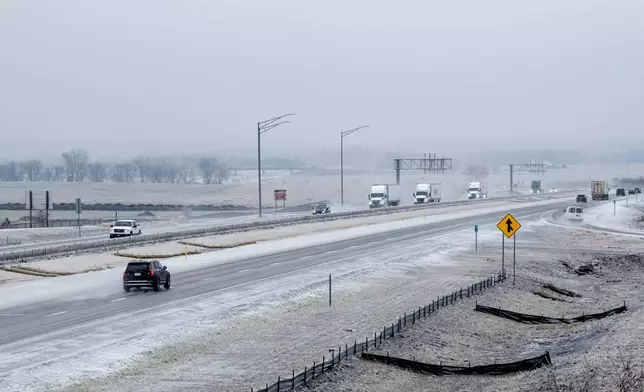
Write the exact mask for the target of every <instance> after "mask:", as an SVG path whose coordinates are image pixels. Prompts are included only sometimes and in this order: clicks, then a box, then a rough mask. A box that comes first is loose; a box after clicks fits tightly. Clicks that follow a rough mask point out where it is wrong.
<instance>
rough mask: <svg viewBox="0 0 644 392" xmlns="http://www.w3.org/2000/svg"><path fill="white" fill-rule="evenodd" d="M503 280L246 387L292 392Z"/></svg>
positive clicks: (500, 277)
mask: <svg viewBox="0 0 644 392" xmlns="http://www.w3.org/2000/svg"><path fill="white" fill-rule="evenodd" d="M505 279H506V276H505V275H504V274H497V275H495V276H491V277H489V278H487V279H484V280H481V281H479V282H477V283H473V284H471V285H470V286H467V287H465V288H463V287H461V288H460V289H459V290H457V291H454V292H452V293H450V294H447V295H443V296H442V297H441V296H439V297H437V298H436V299H435V300H432V302H430V303H427V304H426V305H423V306H419V307H418V309H414V310H412V311H410V312H409V313H407V312H406V313H404V314H403V316H400V317H398V322H397V323H394V324H391V326H384V327H383V328H382V330H380V331H377V332H374V334H373V335H372V336H367V337H365V339H364V340H361V341H357V340H356V341H354V342H353V343H352V344H345V345H344V346H338V350H337V353H336V352H335V350H334V351H333V352H332V354H331V357H327V356H323V357H322V361H321V362H313V364H312V366H311V367H308V366H306V367H304V371H302V372H301V373H297V374H296V373H295V370H293V371H292V372H291V374H290V377H278V378H277V381H276V382H274V383H273V384H268V383H267V384H266V385H265V386H264V387H262V388H260V389H254V388H250V390H251V392H284V391H294V390H295V388H297V387H300V386H302V385H304V386H308V383H309V382H311V381H313V380H314V379H315V378H317V377H319V376H321V375H322V374H324V373H326V372H328V371H330V370H333V369H334V368H335V367H336V366H337V365H338V364H339V363H340V362H342V361H345V360H347V359H349V358H350V357H355V356H358V355H361V354H363V353H368V352H369V350H370V349H371V350H373V349H376V348H378V347H379V346H380V345H382V343H383V342H384V341H385V340H387V339H392V338H393V337H394V336H395V334H396V333H398V332H400V331H402V330H403V329H404V328H405V327H406V326H407V325H408V324H415V323H416V322H419V321H420V320H421V319H423V318H426V317H429V316H431V315H432V314H433V313H435V312H437V311H438V310H439V309H440V308H442V307H444V306H448V305H452V304H454V303H456V302H458V301H460V300H463V299H467V298H470V297H473V296H475V295H479V294H482V293H483V292H484V291H485V290H487V289H490V288H492V287H494V286H496V285H497V284H498V283H501V282H503V281H504V280H505Z"/></svg>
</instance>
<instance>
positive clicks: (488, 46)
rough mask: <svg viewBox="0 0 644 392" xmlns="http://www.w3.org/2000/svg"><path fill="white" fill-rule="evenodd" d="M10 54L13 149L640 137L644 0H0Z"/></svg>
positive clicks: (0, 33) (437, 144)
mask: <svg viewBox="0 0 644 392" xmlns="http://www.w3.org/2000/svg"><path fill="white" fill-rule="evenodd" d="M0 53H1V55H0V133H1V136H2V138H1V140H2V144H3V145H4V146H5V148H4V151H3V153H7V154H9V155H11V154H16V153H21V152H22V151H23V148H24V150H29V151H34V150H36V151H40V150H41V149H45V148H57V149H65V148H69V147H72V146H80V147H86V148H89V149H90V151H91V152H92V154H93V155H95V156H110V155H122V154H124V153H125V154H130V153H132V154H135V153H138V152H150V153H153V152H155V151H156V152H168V151H173V150H180V152H188V151H190V150H194V151H199V152H200V151H206V150H217V149H220V148H234V149H237V150H244V149H249V150H251V151H252V149H253V148H255V146H256V133H255V132H254V128H255V126H256V125H255V123H256V122H257V121H258V120H263V119H267V118H270V117H273V116H275V115H279V114H281V113H284V112H296V113H298V116H297V117H295V118H293V119H292V121H293V123H292V124H288V125H285V126H282V127H280V128H277V129H274V130H272V131H271V132H270V133H269V134H266V135H265V136H264V137H263V146H265V148H266V149H268V151H277V150H279V149H280V148H282V147H283V146H288V147H291V146H292V147H293V148H294V149H297V151H299V152H302V151H306V150H307V149H314V148H316V146H321V147H325V148H329V147H334V146H337V145H338V143H339V140H338V138H339V132H340V131H341V130H343V129H346V128H351V127H354V126H358V125H362V124H371V126H372V128H371V129H369V130H364V131H361V132H360V133H357V134H355V135H352V136H351V140H349V139H346V140H347V143H353V144H354V145H363V146H373V147H380V146H383V148H385V149H387V148H391V149H401V148H402V149H405V148H410V149H413V150H414V151H419V150H420V151H433V152H437V153H441V151H440V149H444V150H454V148H461V147H462V148H463V149H474V148H494V149H504V148H519V147H520V148H523V149H525V148H529V147H544V146H545V147H547V146H553V147H557V146H560V145H565V147H566V148H570V147H578V148H584V147H585V146H588V147H593V148H594V147H597V146H611V147H613V146H615V147H624V148H628V147H634V146H633V142H632V141H633V140H636V141H638V142H640V145H641V142H642V141H643V140H644V136H642V135H643V134H644V132H643V128H644V127H643V126H644V110H643V107H644V105H643V104H644V74H643V70H644V2H642V1H641V0H605V1H598V0H519V1H517V0H505V1H501V0H488V1H482V0H469V1H466V0H455V1H433V0H418V1H411V0H399V1H396V2H394V1H380V0H343V1H336V0H327V1H317V2H312V1H303V0H272V1H265V0H253V1H251V0H246V1H244V0H212V1H207V0H181V1H179V0H174V1H170V0H109V1H93V0H38V1H36V0H1V3H0ZM55 140H62V141H64V143H63V144H62V145H61V144H60V143H59V144H58V145H54V144H52V143H51V142H52V141H55ZM629 140H630V141H629ZM16 146H21V147H20V148H15V147H16ZM22 146H29V147H22ZM419 146H422V148H419ZM459 146H461V147H459Z"/></svg>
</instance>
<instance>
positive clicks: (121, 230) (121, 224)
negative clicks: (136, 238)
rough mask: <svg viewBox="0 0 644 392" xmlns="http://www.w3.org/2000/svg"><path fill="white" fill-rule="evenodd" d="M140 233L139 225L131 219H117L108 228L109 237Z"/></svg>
mask: <svg viewBox="0 0 644 392" xmlns="http://www.w3.org/2000/svg"><path fill="white" fill-rule="evenodd" d="M133 235H141V226H139V224H138V223H137V222H136V221H135V220H132V219H124V220H118V221H116V222H115V223H114V224H113V225H112V228H111V229H110V238H116V237H129V236H133Z"/></svg>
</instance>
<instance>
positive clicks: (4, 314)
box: [0, 313, 25, 317]
mask: <svg viewBox="0 0 644 392" xmlns="http://www.w3.org/2000/svg"><path fill="white" fill-rule="evenodd" d="M24 315H25V314H24V313H0V317H11V316H24Z"/></svg>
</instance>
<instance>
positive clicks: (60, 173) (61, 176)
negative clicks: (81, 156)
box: [53, 165, 66, 182]
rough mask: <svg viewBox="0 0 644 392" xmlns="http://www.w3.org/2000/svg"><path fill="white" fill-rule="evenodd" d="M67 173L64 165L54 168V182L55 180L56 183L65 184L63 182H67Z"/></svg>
mask: <svg viewBox="0 0 644 392" xmlns="http://www.w3.org/2000/svg"><path fill="white" fill-rule="evenodd" d="M65 172H66V170H65V166H62V165H57V166H54V169H53V175H54V176H53V180H54V181H57V182H63V181H65Z"/></svg>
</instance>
